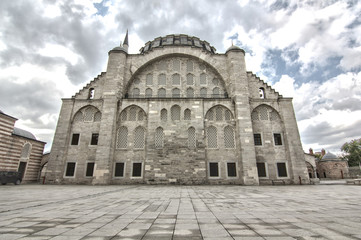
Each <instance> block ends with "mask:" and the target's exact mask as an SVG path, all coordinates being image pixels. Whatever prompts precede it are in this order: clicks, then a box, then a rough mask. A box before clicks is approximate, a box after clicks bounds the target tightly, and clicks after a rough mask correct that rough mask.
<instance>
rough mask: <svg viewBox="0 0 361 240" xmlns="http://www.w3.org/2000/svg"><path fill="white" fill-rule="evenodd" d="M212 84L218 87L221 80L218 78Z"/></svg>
mask: <svg viewBox="0 0 361 240" xmlns="http://www.w3.org/2000/svg"><path fill="white" fill-rule="evenodd" d="M212 83H213V84H214V85H216V86H218V84H219V80H218V79H217V78H213V80H212Z"/></svg>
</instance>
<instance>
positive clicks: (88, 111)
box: [84, 107, 94, 122]
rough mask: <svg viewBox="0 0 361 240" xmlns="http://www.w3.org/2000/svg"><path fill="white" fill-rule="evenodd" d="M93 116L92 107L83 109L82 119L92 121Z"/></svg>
mask: <svg viewBox="0 0 361 240" xmlns="http://www.w3.org/2000/svg"><path fill="white" fill-rule="evenodd" d="M93 116H94V108H92V107H89V108H87V109H85V111H84V121H86V122H91V121H93Z"/></svg>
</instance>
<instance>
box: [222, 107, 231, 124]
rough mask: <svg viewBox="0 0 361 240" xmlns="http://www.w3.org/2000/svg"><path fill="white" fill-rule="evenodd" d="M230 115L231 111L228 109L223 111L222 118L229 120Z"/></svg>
mask: <svg viewBox="0 0 361 240" xmlns="http://www.w3.org/2000/svg"><path fill="white" fill-rule="evenodd" d="M231 116H232V113H231V111H229V110H228V109H227V110H225V111H224V119H225V120H226V121H230V120H231Z"/></svg>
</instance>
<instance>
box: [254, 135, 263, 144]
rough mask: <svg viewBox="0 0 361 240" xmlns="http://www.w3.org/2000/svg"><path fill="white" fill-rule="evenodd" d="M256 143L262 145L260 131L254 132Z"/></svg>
mask: <svg viewBox="0 0 361 240" xmlns="http://www.w3.org/2000/svg"><path fill="white" fill-rule="evenodd" d="M253 138H254V145H256V146H262V135H261V134H260V133H255V134H253Z"/></svg>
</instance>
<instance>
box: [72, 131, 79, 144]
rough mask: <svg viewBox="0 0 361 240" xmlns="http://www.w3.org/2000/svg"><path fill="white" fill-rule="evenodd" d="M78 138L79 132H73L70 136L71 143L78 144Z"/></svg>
mask: <svg viewBox="0 0 361 240" xmlns="http://www.w3.org/2000/svg"><path fill="white" fill-rule="evenodd" d="M79 139H80V134H79V133H73V136H72V138H71V145H78V144H79Z"/></svg>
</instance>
